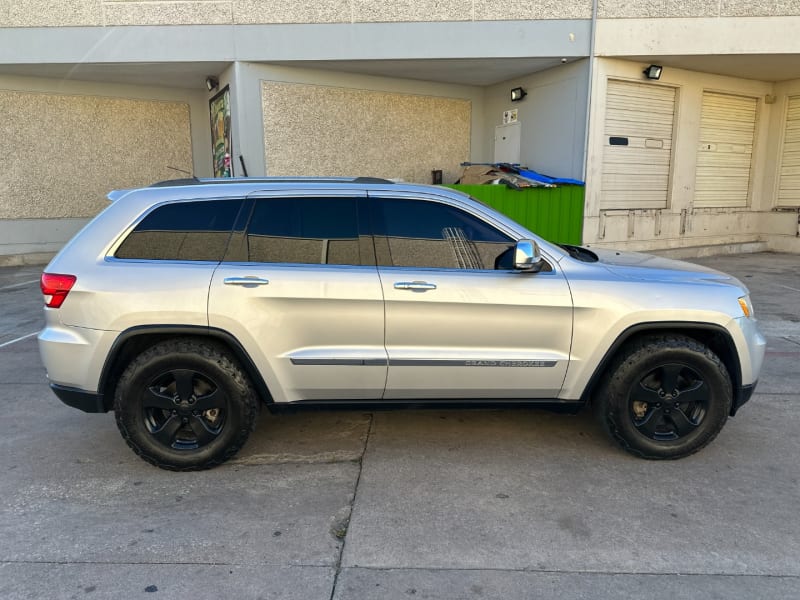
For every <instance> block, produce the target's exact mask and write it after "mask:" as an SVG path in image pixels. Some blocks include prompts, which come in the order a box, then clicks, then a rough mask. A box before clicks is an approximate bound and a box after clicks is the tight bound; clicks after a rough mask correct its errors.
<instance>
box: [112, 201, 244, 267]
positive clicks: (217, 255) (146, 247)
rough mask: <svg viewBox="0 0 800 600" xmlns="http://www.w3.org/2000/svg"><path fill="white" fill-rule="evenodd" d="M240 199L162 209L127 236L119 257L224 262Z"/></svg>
mask: <svg viewBox="0 0 800 600" xmlns="http://www.w3.org/2000/svg"><path fill="white" fill-rule="evenodd" d="M241 204H242V201H241V200H210V201H202V202H201V201H198V202H177V203H174V204H165V205H164V206H160V207H158V208H157V209H155V210H154V211H153V212H151V213H150V214H149V215H147V216H146V217H145V218H144V219H143V220H142V222H141V223H139V224H138V225H137V226H136V228H135V229H134V230H133V231H132V232H131V233H130V235H128V237H127V238H126V239H125V241H124V242H122V245H121V246H120V247H119V249H118V250H117V253H116V257H117V258H143V259H150V260H211V261H217V260H222V255H223V254H224V253H225V246H226V245H227V243H228V237H229V236H230V233H231V228H232V227H233V222H234V221H235V220H236V215H237V214H238V213H239V207H240V206H241Z"/></svg>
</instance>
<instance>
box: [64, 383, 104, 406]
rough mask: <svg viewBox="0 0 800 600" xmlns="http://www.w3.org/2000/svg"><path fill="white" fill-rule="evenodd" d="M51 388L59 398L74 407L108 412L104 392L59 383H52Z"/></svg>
mask: <svg viewBox="0 0 800 600" xmlns="http://www.w3.org/2000/svg"><path fill="white" fill-rule="evenodd" d="M50 389H51V390H53V393H55V395H56V396H58V399H59V400H61V401H62V402H63V403H64V404H66V405H67V406H71V407H72V408H77V409H79V410H82V411H83V412H87V413H104V412H108V410H107V409H106V407H105V404H104V403H103V395H102V394H98V393H96V392H87V391H85V390H79V389H76V388H71V387H66V386H63V385H57V384H55V383H51V384H50Z"/></svg>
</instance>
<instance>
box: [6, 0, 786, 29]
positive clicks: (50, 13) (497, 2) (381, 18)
mask: <svg viewBox="0 0 800 600" xmlns="http://www.w3.org/2000/svg"><path fill="white" fill-rule="evenodd" d="M591 13H592V2H591V0H533V1H531V0H505V1H501V0H394V1H390V2H377V1H375V0H320V1H318V2H286V1H285V0H180V1H169V0H167V1H165V0H0V27H71V26H104V25H105V26H114V25H208V24H212V25H214V24H270V23H377V22H386V23H391V22H433V21H504V20H529V19H545V20H546V19H589V18H591ZM788 15H800V0H599V4H598V16H599V17H600V18H605V19H626V18H665V17H750V16H788Z"/></svg>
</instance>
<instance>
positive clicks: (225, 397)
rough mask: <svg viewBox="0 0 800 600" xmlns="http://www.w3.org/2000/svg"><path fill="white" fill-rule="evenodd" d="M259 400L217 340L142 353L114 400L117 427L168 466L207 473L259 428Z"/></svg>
mask: <svg viewBox="0 0 800 600" xmlns="http://www.w3.org/2000/svg"><path fill="white" fill-rule="evenodd" d="M258 406H259V404H258V398H257V397H256V393H255V391H254V390H253V387H252V385H251V384H250V381H249V379H248V378H247V375H246V374H245V373H244V372H243V371H242V370H241V368H240V367H239V366H238V365H237V363H236V361H235V360H234V359H233V357H231V356H230V355H229V353H228V352H227V351H226V350H225V349H224V348H222V347H221V346H218V345H216V344H214V343H212V342H206V341H198V340H191V339H186V340H171V341H167V342H162V343H159V344H157V345H155V346H153V347H152V348H150V349H148V350H146V351H144V352H143V353H141V354H140V355H139V356H137V357H136V358H135V359H134V360H133V361H132V362H131V363H130V364H129V365H128V367H127V368H126V369H125V371H124V372H123V374H122V377H121V378H120V381H119V384H118V385H117V389H116V395H115V398H114V411H115V413H116V420H117V427H119V430H120V432H121V433H122V437H123V438H124V439H125V441H126V442H127V443H128V445H129V446H130V447H131V448H132V449H133V450H134V452H136V453H137V454H138V455H139V456H141V457H142V458H143V459H144V460H146V461H147V462H149V463H152V464H154V465H156V466H158V467H161V468H163V469H171V470H176V471H188V470H198V469H207V468H209V467H213V466H215V465H218V464H220V463H222V462H224V461H226V460H228V459H229V458H230V457H231V456H233V455H234V454H235V453H236V452H237V451H238V450H239V448H241V447H242V445H243V444H244V443H245V441H246V440H247V437H248V436H249V434H250V432H251V431H252V429H253V426H254V424H255V418H256V415H257V412H258Z"/></svg>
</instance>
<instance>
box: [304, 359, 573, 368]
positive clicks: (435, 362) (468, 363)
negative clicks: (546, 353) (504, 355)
mask: <svg viewBox="0 0 800 600" xmlns="http://www.w3.org/2000/svg"><path fill="white" fill-rule="evenodd" d="M290 360H291V362H292V364H293V365H298V366H326V367H330V366H356V367H385V366H386V365H387V364H388V365H389V366H390V367H501V368H508V367H523V368H541V367H545V368H549V367H555V366H556V365H557V364H558V361H556V360H518V359H513V360H494V359H489V360H481V359H450V358H444V359H441V358H390V359H388V360H387V359H385V358H291V359H290Z"/></svg>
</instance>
